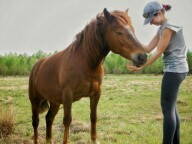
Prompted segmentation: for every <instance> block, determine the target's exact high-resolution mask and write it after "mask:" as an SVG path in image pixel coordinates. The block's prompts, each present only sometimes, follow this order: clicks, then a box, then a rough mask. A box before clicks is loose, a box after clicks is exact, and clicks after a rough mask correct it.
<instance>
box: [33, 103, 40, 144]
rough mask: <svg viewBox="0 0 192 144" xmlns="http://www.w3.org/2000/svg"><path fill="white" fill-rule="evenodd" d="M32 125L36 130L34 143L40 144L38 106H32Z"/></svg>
mask: <svg viewBox="0 0 192 144" xmlns="http://www.w3.org/2000/svg"><path fill="white" fill-rule="evenodd" d="M32 125H33V130H34V136H33V141H34V144H38V126H39V109H38V105H35V104H32Z"/></svg>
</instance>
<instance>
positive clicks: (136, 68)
mask: <svg viewBox="0 0 192 144" xmlns="http://www.w3.org/2000/svg"><path fill="white" fill-rule="evenodd" d="M127 69H128V70H130V71H132V72H137V71H140V70H142V69H143V66H141V67H136V66H133V65H127Z"/></svg>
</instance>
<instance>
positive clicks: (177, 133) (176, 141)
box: [173, 109, 180, 144]
mask: <svg viewBox="0 0 192 144" xmlns="http://www.w3.org/2000/svg"><path fill="white" fill-rule="evenodd" d="M175 115H176V123H177V125H176V130H175V134H174V137H173V144H180V119H179V114H178V112H177V109H175Z"/></svg>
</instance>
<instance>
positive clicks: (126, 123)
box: [0, 74, 192, 144]
mask: <svg viewBox="0 0 192 144" xmlns="http://www.w3.org/2000/svg"><path fill="white" fill-rule="evenodd" d="M161 78H162V76H161V75H136V74H135V75H106V76H105V77H104V80H103V85H102V96H101V99H100V102H99V105H98V122H97V132H98V138H99V141H100V143H101V144H161V139H162V114H161V109H160V85H161ZM27 86H28V77H0V104H1V108H3V110H6V108H7V107H11V108H12V109H13V112H14V119H15V130H14V133H13V134H12V135H10V136H9V137H7V138H4V139H0V144H31V143H32V135H33V129H32V126H31V107H30V102H29V100H28V93H27ZM177 105H178V109H179V112H180V118H181V144H192V76H188V77H187V78H186V80H185V81H184V82H183V84H182V86H181V90H180V93H179V99H178V102H177ZM0 116H1V115H0ZM44 117H45V113H44V114H42V115H41V116H40V126H39V135H40V142H41V143H44V140H45V119H44ZM62 118H63V110H62V107H61V109H60V111H59V113H58V114H57V116H56V118H55V121H54V124H53V138H54V141H55V143H56V144H57V143H58V144H60V143H61V142H62V136H63V126H62ZM89 125H90V121H89V99H87V98H85V99H81V100H80V101H78V102H75V103H74V104H73V122H72V125H71V134H70V143H71V144H87V143H89V142H90V136H89Z"/></svg>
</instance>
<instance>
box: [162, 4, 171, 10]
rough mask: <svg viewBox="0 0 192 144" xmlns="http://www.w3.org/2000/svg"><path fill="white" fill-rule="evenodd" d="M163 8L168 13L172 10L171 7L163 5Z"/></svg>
mask: <svg viewBox="0 0 192 144" xmlns="http://www.w3.org/2000/svg"><path fill="white" fill-rule="evenodd" d="M163 8H164V9H165V10H166V11H169V10H171V5H168V4H163Z"/></svg>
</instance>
